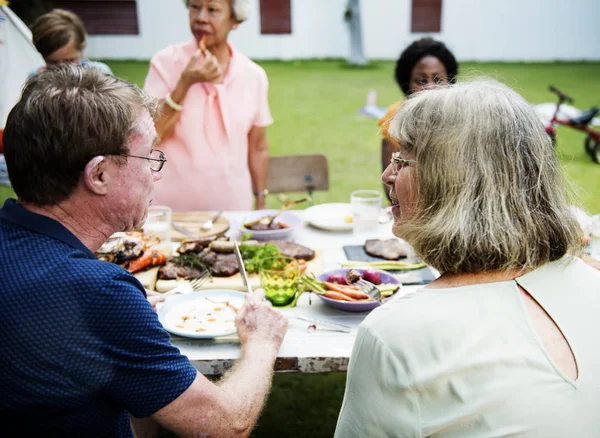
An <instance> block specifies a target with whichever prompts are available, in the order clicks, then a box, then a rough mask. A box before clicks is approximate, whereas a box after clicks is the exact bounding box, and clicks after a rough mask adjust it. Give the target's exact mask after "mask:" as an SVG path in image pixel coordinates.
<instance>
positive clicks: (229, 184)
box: [144, 40, 273, 211]
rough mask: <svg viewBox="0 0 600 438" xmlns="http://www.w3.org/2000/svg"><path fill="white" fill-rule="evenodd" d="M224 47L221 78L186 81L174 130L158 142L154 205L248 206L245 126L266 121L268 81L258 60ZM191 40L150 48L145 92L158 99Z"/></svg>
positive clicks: (190, 49) (170, 85) (189, 51)
mask: <svg viewBox="0 0 600 438" xmlns="http://www.w3.org/2000/svg"><path fill="white" fill-rule="evenodd" d="M229 47H230V50H231V60H230V63H229V69H228V71H227V74H226V75H225V77H224V78H223V82H222V83H220V84H213V83H196V84H194V85H192V86H191V87H190V89H189V91H188V93H187V95H186V97H185V100H184V101H183V102H182V105H183V110H182V112H181V116H180V119H179V121H178V122H177V125H176V126H175V130H174V133H173V135H172V136H171V137H169V138H167V139H166V140H164V141H163V142H162V143H161V145H160V149H161V150H162V151H163V152H164V153H165V154H166V156H167V163H165V166H164V167H163V169H162V171H161V172H162V179H161V180H160V181H158V182H157V183H156V186H155V196H154V205H168V206H170V207H171V208H172V209H173V211H208V210H250V209H251V208H252V199H253V197H252V181H251V179H250V170H249V168H248V133H249V132H250V130H251V129H252V127H254V126H259V127H264V126H268V125H270V124H271V123H273V119H272V117H271V112H270V110H269V102H268V88H269V82H268V79H267V75H266V73H265V71H264V70H263V69H262V68H261V67H260V66H258V65H257V64H256V63H254V62H252V61H251V60H250V59H249V58H248V57H246V56H245V55H242V54H241V53H239V52H237V51H236V50H235V49H233V47H231V46H229ZM196 48H197V44H196V41H195V40H192V41H190V42H187V43H184V44H178V45H173V46H170V47H167V48H166V49H163V50H161V51H160V52H158V53H157V54H156V55H154V57H153V58H152V61H151V62H150V71H149V72H148V76H147V77H146V82H145V84H144V89H145V90H146V92H147V93H149V94H150V95H152V96H154V97H156V98H158V99H164V98H165V97H166V96H167V94H169V93H171V91H173V90H174V89H175V86H176V84H177V81H178V80H179V77H180V75H181V72H182V71H183V70H184V69H185V66H186V65H187V63H188V62H189V60H190V58H191V56H192V55H193V53H194V51H195V50H196Z"/></svg>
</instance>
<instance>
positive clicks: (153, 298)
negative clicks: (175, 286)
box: [146, 289, 165, 310]
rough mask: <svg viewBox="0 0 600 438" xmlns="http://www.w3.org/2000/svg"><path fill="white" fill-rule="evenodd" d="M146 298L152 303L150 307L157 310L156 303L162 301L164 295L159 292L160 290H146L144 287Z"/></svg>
mask: <svg viewBox="0 0 600 438" xmlns="http://www.w3.org/2000/svg"><path fill="white" fill-rule="evenodd" d="M146 298H147V299H148V301H149V302H150V304H152V308H153V309H154V310H158V309H157V308H156V305H157V304H158V303H162V302H163V301H164V300H165V296H164V295H163V294H161V293H160V292H154V291H153V290H148V289H146Z"/></svg>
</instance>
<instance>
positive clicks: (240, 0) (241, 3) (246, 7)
mask: <svg viewBox="0 0 600 438" xmlns="http://www.w3.org/2000/svg"><path fill="white" fill-rule="evenodd" d="M190 1H191V0H183V3H185V7H186V8H187V7H188V6H189V5H190ZM230 3H231V10H232V12H233V17H234V18H235V19H236V20H237V21H239V22H240V23H241V22H242V21H246V20H247V19H248V15H249V14H250V0H230Z"/></svg>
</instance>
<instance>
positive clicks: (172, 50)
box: [151, 41, 195, 64]
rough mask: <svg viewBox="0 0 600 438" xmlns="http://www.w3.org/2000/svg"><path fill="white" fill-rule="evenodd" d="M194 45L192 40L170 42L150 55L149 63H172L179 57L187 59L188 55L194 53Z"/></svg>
mask: <svg viewBox="0 0 600 438" xmlns="http://www.w3.org/2000/svg"><path fill="white" fill-rule="evenodd" d="M194 50H195V45H194V41H186V42H183V43H178V44H172V45H170V46H168V47H165V48H164V49H161V50H159V51H158V52H156V53H155V54H154V56H153V57H152V60H151V63H153V64H157V63H159V64H162V63H169V64H170V63H173V62H174V61H177V60H179V59H183V60H186V62H187V60H189V58H190V56H191V55H192V54H193V53H194Z"/></svg>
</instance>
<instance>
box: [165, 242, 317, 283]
mask: <svg viewBox="0 0 600 438" xmlns="http://www.w3.org/2000/svg"><path fill="white" fill-rule="evenodd" d="M239 247H240V252H241V253H242V258H243V260H244V264H245V267H246V272H247V273H248V280H249V282H250V286H251V287H252V288H256V287H259V286H260V278H259V276H258V267H259V264H260V261H261V260H262V259H264V258H269V257H276V256H279V255H282V256H285V257H293V258H295V259H297V260H298V261H301V260H302V261H304V262H305V263H302V264H301V266H303V267H304V268H305V269H306V270H307V271H309V272H320V271H321V262H322V258H321V257H319V254H318V252H317V251H316V250H314V249H311V248H308V247H306V246H303V245H300V244H297V243H295V242H291V241H289V240H266V241H258V240H246V241H243V242H240V243H239ZM175 253H176V255H175V256H174V257H170V258H169V259H168V260H167V262H166V263H165V264H164V265H163V266H161V267H160V269H159V271H158V280H157V281H156V290H157V291H158V292H167V291H169V290H171V289H173V288H174V287H176V286H177V285H178V284H179V283H181V282H186V281H188V280H192V279H194V278H196V277H198V276H200V275H201V274H202V273H203V272H204V271H209V272H210V275H211V277H212V278H211V279H210V280H209V281H207V282H206V283H205V288H206V289H233V290H245V287H244V283H243V281H242V277H241V275H240V274H239V266H238V262H237V258H236V256H235V254H234V242H233V241H231V240H229V238H228V237H210V238H204V239H190V240H186V241H183V242H181V244H180V245H179V247H178V248H176V250H175Z"/></svg>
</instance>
